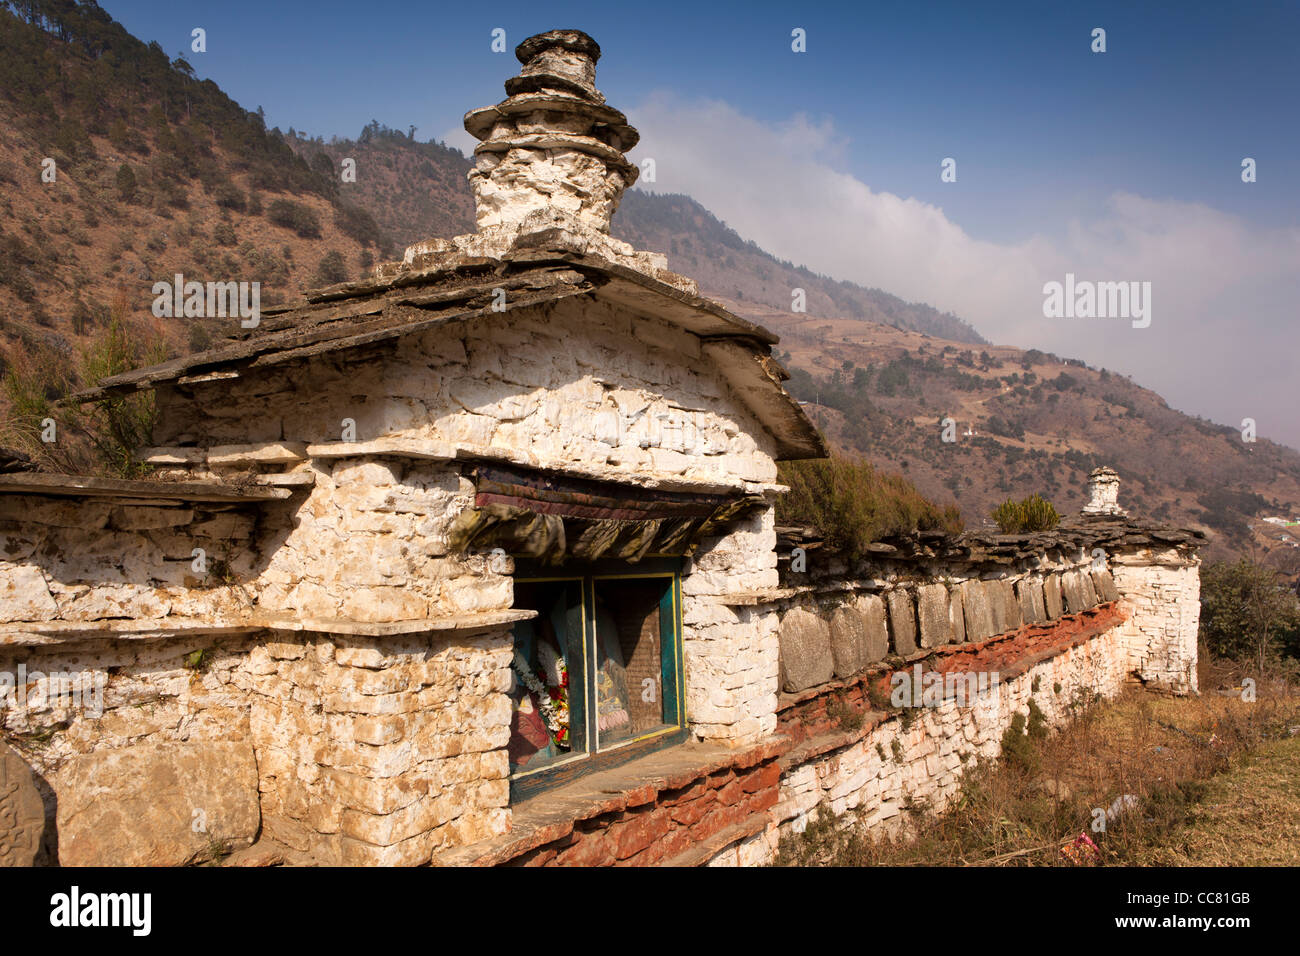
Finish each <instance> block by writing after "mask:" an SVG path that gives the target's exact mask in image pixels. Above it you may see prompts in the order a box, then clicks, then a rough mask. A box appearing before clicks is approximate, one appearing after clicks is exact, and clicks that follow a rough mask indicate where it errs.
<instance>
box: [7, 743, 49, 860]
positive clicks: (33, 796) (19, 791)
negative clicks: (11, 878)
mask: <svg viewBox="0 0 1300 956" xmlns="http://www.w3.org/2000/svg"><path fill="white" fill-rule="evenodd" d="M44 835H45V806H44V804H43V803H42V801H41V794H40V791H39V790H37V789H36V776H35V775H34V774H33V773H32V770H31V768H30V767H28V766H27V762H26V761H25V760H23V758H22V757H20V756H19V755H18V754H17V753H16V752H15V751H14V750H13V749H12V748H10V747H9V746H8V745H7V744H5V743H4V742H3V741H0V866H31V865H32V864H33V863H35V862H36V856H37V854H38V853H39V852H40V849H41V838H42V837H43V836H44Z"/></svg>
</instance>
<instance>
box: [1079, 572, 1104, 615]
mask: <svg viewBox="0 0 1300 956" xmlns="http://www.w3.org/2000/svg"><path fill="white" fill-rule="evenodd" d="M1077 573H1078V575H1079V585H1080V587H1082V588H1083V604H1084V607H1096V606H1097V605H1098V604H1100V603H1101V599H1100V598H1098V597H1097V589H1096V587H1094V586H1093V583H1092V572H1091V570H1090V569H1088V568H1080V569H1079V570H1078V572H1077Z"/></svg>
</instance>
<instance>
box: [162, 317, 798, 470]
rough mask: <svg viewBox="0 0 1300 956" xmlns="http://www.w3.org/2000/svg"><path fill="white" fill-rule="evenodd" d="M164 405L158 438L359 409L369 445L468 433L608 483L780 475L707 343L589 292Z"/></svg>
mask: <svg viewBox="0 0 1300 956" xmlns="http://www.w3.org/2000/svg"><path fill="white" fill-rule="evenodd" d="M489 323H491V324H490V325H489ZM159 403H160V406H161V417H160V422H159V425H158V427H157V429H156V431H155V436H154V442H155V444H156V445H179V444H187V443H192V442H197V443H200V444H203V445H222V444H241V443H248V442H254V441H274V440H285V441H302V442H309V443H321V442H329V441H337V440H339V437H340V435H341V429H342V425H341V422H342V421H343V419H345V418H350V419H352V420H353V421H355V422H356V438H357V440H358V441H362V442H364V441H369V440H374V439H378V438H398V439H411V440H423V441H426V442H431V443H433V442H451V443H455V442H459V443H463V444H466V445H469V446H472V447H473V448H475V449H495V450H498V451H499V452H500V453H509V454H510V455H511V456H512V457H514V458H515V459H516V460H520V461H524V462H527V463H530V464H533V465H535V466H537V467H544V468H554V469H559V470H568V471H572V472H574V473H580V474H583V473H585V474H588V475H590V476H592V477H597V478H606V479H609V480H619V479H624V480H627V479H631V480H634V481H636V482H637V483H643V482H644V481H646V480H654V479H673V480H678V481H693V482H699V483H701V484H705V485H707V484H710V483H715V484H723V485H727V486H732V487H738V486H740V485H742V484H743V483H744V482H755V483H768V482H772V481H774V480H775V478H776V464H775V462H774V460H773V454H772V448H773V444H772V441H771V438H770V436H767V435H766V433H765V432H764V430H763V429H762V427H761V426H760V425H759V424H758V422H757V420H756V419H755V418H754V417H753V415H752V413H750V412H749V411H748V409H747V408H746V407H745V406H744V404H743V403H741V402H740V401H739V400H738V399H736V398H735V396H734V395H733V394H732V393H731V391H730V389H729V388H728V387H727V386H726V385H725V384H724V383H723V381H722V379H721V377H720V376H719V374H718V373H717V370H716V369H714V368H713V367H712V364H711V363H710V362H709V361H708V360H707V359H705V358H704V357H703V356H702V355H701V351H700V341H699V339H698V338H697V337H696V336H694V335H692V334H690V333H688V332H684V331H682V330H680V329H678V328H676V327H674V326H672V325H670V324H668V323H667V322H664V321H662V320H659V319H651V318H641V317H634V316H631V315H629V314H628V313H626V312H624V311H621V310H618V309H615V308H614V307H612V306H610V305H607V304H605V303H601V302H595V301H592V300H589V299H585V298H584V299H582V300H581V301H579V300H578V299H577V298H570V299H564V300H561V301H559V302H555V303H551V304H548V305H544V306H538V307H535V308H523V309H517V310H513V311H509V312H506V313H503V314H502V315H501V316H500V317H495V316H494V317H493V318H492V319H490V320H489V319H481V320H478V321H477V322H475V323H473V324H471V325H465V326H455V327H449V328H443V329H436V330H433V331H430V332H427V333H424V334H422V335H419V336H411V337H408V338H407V339H403V340H402V343H401V345H400V347H398V348H397V350H396V351H394V352H393V353H391V354H388V355H382V356H378V355H377V356H374V357H372V358H370V359H368V360H366V361H356V360H352V359H350V360H349V361H347V362H341V363H337V364H336V363H333V362H329V361H327V360H324V359H320V360H316V361H313V362H312V363H311V364H310V365H307V366H298V367H294V368H292V369H286V370H284V371H280V372H275V373H266V374H263V375H260V376H252V377H250V378H248V379H241V380H236V381H235V382H233V383H232V382H217V383H213V384H211V385H207V386H204V387H197V388H195V389H194V390H193V391H192V392H188V391H187V392H186V393H184V394H183V393H181V392H179V391H176V390H174V389H171V388H167V389H163V390H162V391H161V393H160V396H159ZM249 408H257V409H258V410H259V414H258V415H257V416H249V414H248V409H249Z"/></svg>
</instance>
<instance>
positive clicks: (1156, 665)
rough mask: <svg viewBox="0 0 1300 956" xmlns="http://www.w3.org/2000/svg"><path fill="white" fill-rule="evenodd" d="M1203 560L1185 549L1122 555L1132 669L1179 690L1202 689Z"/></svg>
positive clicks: (1119, 574)
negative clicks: (1199, 642)
mask: <svg viewBox="0 0 1300 956" xmlns="http://www.w3.org/2000/svg"><path fill="white" fill-rule="evenodd" d="M1199 565H1200V561H1199V559H1197V558H1195V557H1193V558H1191V559H1190V560H1189V559H1188V556H1187V555H1186V554H1184V553H1180V552H1178V551H1176V550H1173V549H1170V550H1168V551H1165V552H1158V553H1152V552H1141V553H1138V554H1133V555H1117V556H1116V557H1115V559H1114V562H1113V571H1114V575H1115V584H1116V586H1117V587H1118V588H1119V592H1120V596H1121V607H1122V608H1123V609H1124V611H1125V612H1126V613H1127V614H1129V619H1128V621H1127V623H1126V624H1125V627H1124V645H1125V650H1126V653H1127V656H1128V662H1129V670H1130V671H1131V672H1132V673H1134V674H1136V675H1137V676H1138V677H1139V678H1140V679H1141V680H1142V681H1143V682H1145V683H1150V684H1151V685H1153V686H1154V687H1157V688H1160V689H1164V690H1169V691H1171V692H1173V693H1175V694H1186V693H1188V692H1191V693H1198V692H1199V687H1198V685H1197V676H1196V659H1197V643H1196V641H1197V632H1198V630H1199V628H1200V620H1201V574H1200V566H1199Z"/></svg>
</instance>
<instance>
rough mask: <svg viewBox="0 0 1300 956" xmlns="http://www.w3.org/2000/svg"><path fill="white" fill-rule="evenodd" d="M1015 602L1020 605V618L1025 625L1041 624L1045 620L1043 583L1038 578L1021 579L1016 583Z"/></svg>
mask: <svg viewBox="0 0 1300 956" xmlns="http://www.w3.org/2000/svg"><path fill="white" fill-rule="evenodd" d="M1016 600H1017V601H1018V602H1019V603H1020V616H1021V617H1022V618H1023V619H1024V622H1025V623H1026V624H1041V623H1043V622H1044V621H1046V620H1047V607H1046V605H1045V604H1044V602H1043V582H1041V581H1040V580H1038V578H1033V577H1030V578H1021V579H1020V580H1019V581H1017V582H1016Z"/></svg>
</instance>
